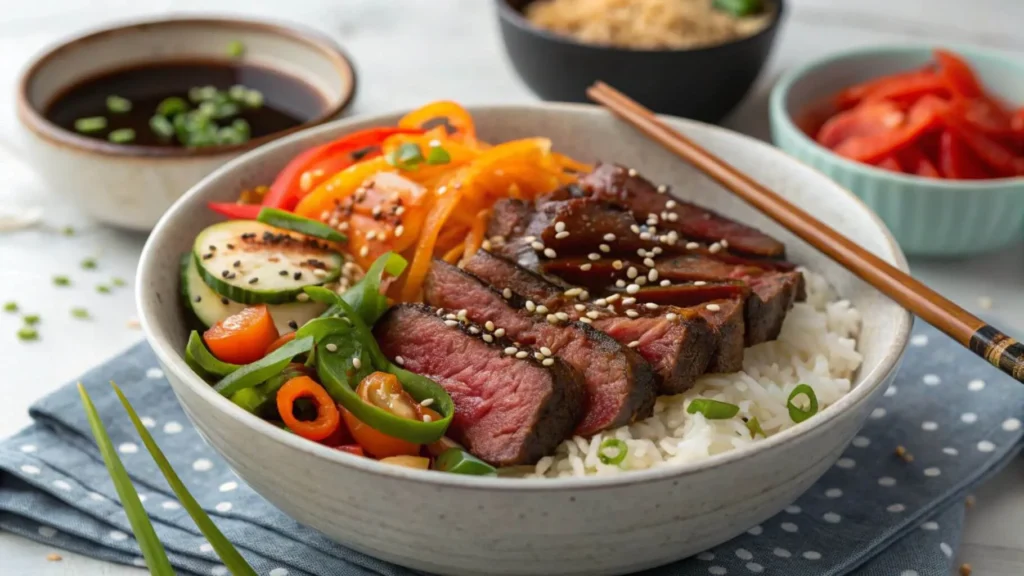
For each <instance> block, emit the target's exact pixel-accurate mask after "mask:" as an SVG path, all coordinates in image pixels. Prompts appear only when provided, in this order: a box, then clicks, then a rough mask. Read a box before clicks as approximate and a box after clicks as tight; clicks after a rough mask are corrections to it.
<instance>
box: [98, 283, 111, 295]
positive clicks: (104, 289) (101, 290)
mask: <svg viewBox="0 0 1024 576" xmlns="http://www.w3.org/2000/svg"><path fill="white" fill-rule="evenodd" d="M96 291H97V292H99V293H100V294H110V286H107V285H105V284H97V285H96Z"/></svg>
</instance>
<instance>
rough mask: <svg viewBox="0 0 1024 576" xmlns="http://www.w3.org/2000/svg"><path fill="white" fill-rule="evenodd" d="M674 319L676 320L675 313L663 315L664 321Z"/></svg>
mask: <svg viewBox="0 0 1024 576" xmlns="http://www.w3.org/2000/svg"><path fill="white" fill-rule="evenodd" d="M676 318H678V316H676V315H675V313H673V312H669V313H668V314H665V319H666V320H675V319H676Z"/></svg>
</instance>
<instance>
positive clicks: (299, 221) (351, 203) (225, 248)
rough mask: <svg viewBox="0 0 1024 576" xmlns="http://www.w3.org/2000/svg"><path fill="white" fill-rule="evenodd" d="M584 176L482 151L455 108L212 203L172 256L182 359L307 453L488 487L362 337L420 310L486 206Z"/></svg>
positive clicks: (549, 159) (336, 145) (477, 240)
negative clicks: (183, 337)
mask: <svg viewBox="0 0 1024 576" xmlns="http://www.w3.org/2000/svg"><path fill="white" fill-rule="evenodd" d="M589 168H590V167H589V166H586V165H584V164H580V163H577V162H575V161H573V160H571V159H569V158H566V157H564V156H561V155H558V154H555V153H553V152H552V151H551V142H550V141H549V140H547V139H544V138H528V139H523V140H517V141H512V142H507V143H503V144H498V145H494V146H491V145H488V144H486V143H484V142H482V141H480V140H479V139H478V138H477V135H476V132H475V129H474V126H473V119H472V118H471V117H470V115H469V114H468V113H467V112H466V111H465V110H464V109H463V108H462V107H460V106H459V105H457V104H455V103H453V102H437V103H433V104H430V105H428V106H425V107H424V108H421V109H419V110H416V111H414V112H412V113H410V114H408V115H406V116H405V117H403V118H402V119H401V120H400V121H399V123H398V125H397V126H393V127H378V128H371V129H368V130H362V131H359V132H356V133H353V134H348V135H346V136H343V137H341V138H339V139H337V140H335V141H332V142H328V143H325V144H322V145H320V146H317V147H314V148H311V149H309V150H306V151H305V152H302V153H301V154H299V155H298V156H296V157H295V158H294V159H293V160H292V161H291V162H290V163H289V164H288V165H287V166H285V168H284V169H283V170H282V171H281V172H280V173H279V174H278V175H277V177H276V179H275V180H274V182H273V183H271V184H270V185H269V186H268V187H261V188H260V189H259V190H257V191H246V192H244V193H242V194H241V196H240V199H239V201H238V202H237V203H211V204H210V208H211V209H213V210H214V211H216V212H218V213H220V214H222V215H224V216H227V217H228V218H229V220H227V221H224V222H220V223H217V224H214V225H212V226H210V227H209V228H207V229H205V230H203V231H202V232H201V233H200V234H199V235H198V236H197V237H196V240H195V243H194V246H193V249H192V251H191V252H190V253H189V254H186V255H184V256H183V257H182V262H181V275H182V296H183V300H184V301H185V302H186V304H187V310H188V311H189V312H190V313H191V316H193V318H192V320H193V321H194V323H196V324H197V325H198V326H201V327H202V329H201V330H195V331H193V332H192V333H191V335H190V338H189V340H188V344H187V346H186V349H185V359H186V361H187V363H188V364H189V366H190V367H192V369H193V370H194V371H195V372H196V373H197V374H199V375H200V376H201V377H203V378H204V379H205V380H206V381H207V382H209V383H210V384H211V385H212V386H213V388H214V389H215V390H216V391H217V392H219V393H220V394H222V395H223V396H225V397H226V398H228V399H230V400H231V401H232V402H233V403H235V404H236V405H238V406H239V407H241V408H242V409H244V410H246V411H248V412H250V413H252V414H254V415H256V416H258V417H260V418H263V419H265V420H268V421H270V422H273V423H276V424H277V425H278V426H280V427H281V428H283V429H284V430H287V431H289V432H291V433H293V434H296V435H298V436H301V437H303V438H305V439H307V440H310V441H313V442H318V443H321V444H324V445H326V446H330V447H332V448H336V449H338V450H341V451H345V452H348V453H350V454H354V455H357V456H365V457H370V458H375V459H379V460H380V461H382V462H387V463H391V464H395V465H400V466H406V467H411V468H418V469H434V470H441V471H446V472H450V473H458V474H473V475H489V474H494V473H495V468H493V467H492V466H491V465H490V464H487V463H486V462H484V461H482V460H480V459H478V458H476V457H474V456H473V455H471V454H470V453H469V452H468V451H466V450H464V449H463V448H461V447H460V446H459V445H457V444H456V443H455V442H454V441H452V440H451V439H450V438H448V437H446V436H445V432H446V430H447V428H448V426H449V424H450V423H451V420H452V417H453V415H454V411H455V408H454V405H453V403H452V399H451V397H449V395H448V393H447V392H446V391H445V390H444V388H442V387H441V386H439V385H438V384H437V383H435V382H433V381H432V380H430V379H428V378H426V377H423V376H420V375H417V374H414V373H412V372H409V371H406V370H404V369H403V368H402V367H401V366H399V365H396V364H394V363H392V362H391V361H390V360H389V359H388V358H387V357H385V355H384V354H383V353H382V352H381V350H380V348H379V347H378V344H377V342H376V341H375V339H374V336H373V333H372V327H373V325H374V324H375V323H376V322H377V320H378V319H380V317H381V316H382V315H383V314H384V313H385V312H386V311H387V310H388V308H389V306H390V305H391V304H393V303H396V302H410V301H416V300H418V299H419V297H420V291H421V286H422V283H423V281H424V278H425V276H426V273H427V270H428V268H429V265H430V262H431V260H432V259H433V258H443V259H445V260H447V261H449V262H453V263H454V262H457V261H459V260H460V259H462V258H463V257H467V256H469V255H472V254H474V253H475V252H476V251H477V249H478V248H480V247H481V245H482V244H483V243H484V229H485V226H486V223H487V218H488V216H489V211H490V209H491V207H492V206H493V205H494V203H495V202H496V201H497V200H499V199H502V198H510V197H511V198H523V199H532V198H535V197H537V196H539V195H542V194H546V193H548V192H551V191H553V190H555V189H556V188H558V187H559V186H562V185H564V184H566V183H569V182H572V181H574V180H575V179H576V173H577V172H580V171H583V170H587V169H589ZM364 271H365V272H364ZM398 361H399V362H401V359H400V358H399V359H398Z"/></svg>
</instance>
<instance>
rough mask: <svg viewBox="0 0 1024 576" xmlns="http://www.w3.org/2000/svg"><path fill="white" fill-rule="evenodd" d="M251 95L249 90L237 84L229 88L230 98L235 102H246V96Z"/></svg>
mask: <svg viewBox="0 0 1024 576" xmlns="http://www.w3.org/2000/svg"><path fill="white" fill-rule="evenodd" d="M248 93H249V89H248V88H246V87H245V86H242V85H241V84H235V85H234V86H232V87H231V88H228V98H231V99H232V100H234V101H235V102H245V95H246V94H248Z"/></svg>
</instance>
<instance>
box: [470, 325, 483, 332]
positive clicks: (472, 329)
mask: <svg viewBox="0 0 1024 576" xmlns="http://www.w3.org/2000/svg"><path fill="white" fill-rule="evenodd" d="M469 333H470V334H479V333H480V329H479V328H477V327H476V326H470V327H469Z"/></svg>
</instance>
